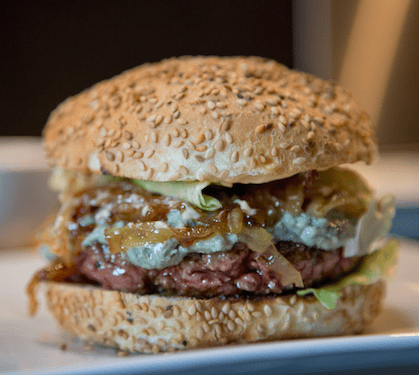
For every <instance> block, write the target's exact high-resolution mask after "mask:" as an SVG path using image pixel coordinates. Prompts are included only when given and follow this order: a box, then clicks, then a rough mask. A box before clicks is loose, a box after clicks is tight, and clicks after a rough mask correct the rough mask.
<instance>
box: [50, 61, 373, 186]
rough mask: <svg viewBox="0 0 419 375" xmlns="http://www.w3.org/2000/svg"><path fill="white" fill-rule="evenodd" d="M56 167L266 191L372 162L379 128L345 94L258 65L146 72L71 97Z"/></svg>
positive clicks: (160, 66) (57, 136)
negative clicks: (308, 175)
mask: <svg viewBox="0 0 419 375" xmlns="http://www.w3.org/2000/svg"><path fill="white" fill-rule="evenodd" d="M43 135H44V142H45V149H46V154H47V159H48V160H49V162H50V164H51V165H56V166H60V167H62V168H66V169H70V170H74V171H77V172H80V173H84V174H88V173H107V174H111V175H115V176H122V177H128V178H135V179H140V180H150V181H197V180H199V181H209V182H214V183H217V182H222V183H264V182H269V181H272V180H277V179H282V178H285V177H288V176H291V175H294V174H296V173H299V172H304V171H307V170H311V169H317V170H324V169H328V168H331V167H334V166H338V165H340V164H343V163H354V162H357V161H360V160H362V161H365V162H367V163H370V162H371V161H372V160H373V159H374V157H375V155H376V153H377V145H376V141H375V137H374V132H373V129H372V127H371V123H370V120H369V118H368V116H367V115H366V113H365V112H363V111H362V110H361V109H360V108H359V107H358V106H357V104H356V103H355V102H354V100H353V99H352V97H351V95H350V94H348V93H347V92H345V91H344V90H343V89H342V88H341V87H339V86H337V85H335V84H331V83H329V82H326V81H324V80H322V79H319V78H316V77H313V76H311V75H309V74H305V73H301V72H297V71H294V70H291V69H288V68H286V67H285V66H283V65H281V64H279V63H277V62H275V61H272V60H268V59H263V58H257V57H224V58H223V57H202V56H201V57H182V58H171V59H168V60H164V61H161V62H159V63H154V64H144V65H141V66H139V67H137V68H134V69H131V70H129V71H126V72H124V73H122V74H121V75H118V76H116V77H114V78H112V79H110V80H107V81H103V82H100V83H98V84H96V85H94V86H93V87H91V88H90V89H88V90H86V91H84V92H82V93H80V94H79V95H76V96H74V97H71V98H68V99H67V100H66V101H65V102H64V103H62V104H61V105H59V106H58V108H57V109H56V110H54V111H53V112H52V114H51V115H50V117H49V120H48V122H47V124H46V127H45V129H44V134H43Z"/></svg>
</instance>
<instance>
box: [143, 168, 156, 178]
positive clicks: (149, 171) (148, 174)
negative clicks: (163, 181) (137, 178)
mask: <svg viewBox="0 0 419 375" xmlns="http://www.w3.org/2000/svg"><path fill="white" fill-rule="evenodd" d="M153 172H154V170H153V168H150V169H149V170H148V171H147V173H146V175H145V177H146V179H150V178H151V176H152V175H153Z"/></svg>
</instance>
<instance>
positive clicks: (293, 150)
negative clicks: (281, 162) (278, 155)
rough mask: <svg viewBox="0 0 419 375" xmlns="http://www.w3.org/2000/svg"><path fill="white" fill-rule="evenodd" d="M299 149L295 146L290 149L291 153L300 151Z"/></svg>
mask: <svg viewBox="0 0 419 375" xmlns="http://www.w3.org/2000/svg"><path fill="white" fill-rule="evenodd" d="M300 149H301V147H300V146H298V145H295V146H292V147H291V152H298V151H300Z"/></svg>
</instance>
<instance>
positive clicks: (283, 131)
mask: <svg viewBox="0 0 419 375" xmlns="http://www.w3.org/2000/svg"><path fill="white" fill-rule="evenodd" d="M278 128H279V130H280V131H281V133H285V125H284V124H283V123H282V122H278Z"/></svg>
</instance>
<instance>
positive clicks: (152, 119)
mask: <svg viewBox="0 0 419 375" xmlns="http://www.w3.org/2000/svg"><path fill="white" fill-rule="evenodd" d="M156 117H157V115H151V116H150V117H149V118H148V119H147V121H148V122H154V121H156Z"/></svg>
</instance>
